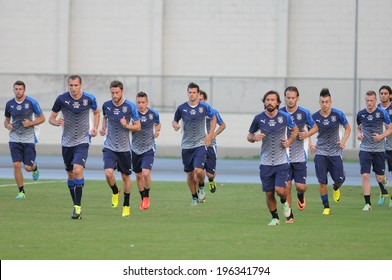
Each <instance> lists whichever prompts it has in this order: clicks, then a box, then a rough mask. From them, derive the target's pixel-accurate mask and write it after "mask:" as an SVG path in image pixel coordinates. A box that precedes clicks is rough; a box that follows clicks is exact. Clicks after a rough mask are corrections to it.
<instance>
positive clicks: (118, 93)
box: [110, 80, 124, 104]
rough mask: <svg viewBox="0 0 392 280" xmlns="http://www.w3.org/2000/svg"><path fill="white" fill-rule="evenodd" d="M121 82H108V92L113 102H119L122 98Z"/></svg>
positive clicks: (122, 87) (122, 88)
mask: <svg viewBox="0 0 392 280" xmlns="http://www.w3.org/2000/svg"><path fill="white" fill-rule="evenodd" d="M123 90H124V86H123V83H122V82H120V81H117V80H116V81H112V82H111V83H110V93H111V95H112V100H113V102H114V104H119V103H121V102H122V100H123Z"/></svg>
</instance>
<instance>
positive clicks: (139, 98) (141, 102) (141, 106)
mask: <svg viewBox="0 0 392 280" xmlns="http://www.w3.org/2000/svg"><path fill="white" fill-rule="evenodd" d="M136 106H137V108H138V110H139V111H140V112H142V113H143V112H144V111H145V110H147V107H148V95H147V93H145V92H143V91H141V92H138V93H137V94H136Z"/></svg>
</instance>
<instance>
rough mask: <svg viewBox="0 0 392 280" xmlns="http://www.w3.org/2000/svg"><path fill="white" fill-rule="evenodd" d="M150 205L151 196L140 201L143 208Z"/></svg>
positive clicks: (145, 208)
mask: <svg viewBox="0 0 392 280" xmlns="http://www.w3.org/2000/svg"><path fill="white" fill-rule="evenodd" d="M149 207H150V198H149V197H144V198H143V200H142V202H141V203H140V208H143V209H141V210H147V209H148V208H149Z"/></svg>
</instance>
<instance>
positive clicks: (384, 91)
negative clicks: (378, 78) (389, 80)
mask: <svg viewBox="0 0 392 280" xmlns="http://www.w3.org/2000/svg"><path fill="white" fill-rule="evenodd" d="M378 93H379V95H380V101H381V102H382V103H386V102H388V101H390V100H391V98H392V90H391V87H390V86H387V85H384V86H381V87H380V89H379V90H378Z"/></svg>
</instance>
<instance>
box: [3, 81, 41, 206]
mask: <svg viewBox="0 0 392 280" xmlns="http://www.w3.org/2000/svg"><path fill="white" fill-rule="evenodd" d="M13 91H14V95H15V98H13V99H11V100H9V101H8V102H7V104H6V105H5V113H4V116H5V120H4V127H5V128H6V129H8V131H9V148H10V152H11V158H12V162H13V165H14V177H15V181H16V184H17V185H18V189H19V191H18V195H17V196H16V198H18V199H23V198H26V192H25V189H24V186H23V184H24V183H23V173H22V166H21V162H23V164H24V168H25V170H26V171H27V172H32V175H33V179H34V180H38V178H39V171H38V167H37V163H36V161H35V159H36V155H37V153H36V150H35V145H36V143H37V139H38V138H37V134H36V128H37V126H38V125H39V124H41V123H43V122H44V121H45V116H44V114H43V113H42V110H41V108H40V106H39V104H38V102H37V101H36V100H35V99H33V98H31V97H29V96H27V95H26V94H25V91H26V85H25V83H24V82H22V81H16V82H15V83H14V86H13Z"/></svg>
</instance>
